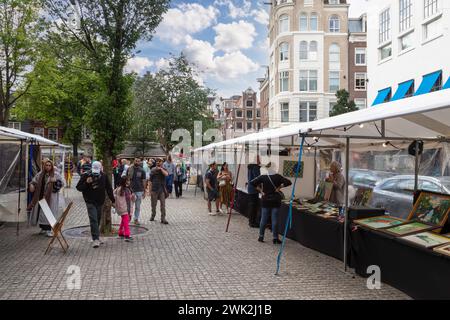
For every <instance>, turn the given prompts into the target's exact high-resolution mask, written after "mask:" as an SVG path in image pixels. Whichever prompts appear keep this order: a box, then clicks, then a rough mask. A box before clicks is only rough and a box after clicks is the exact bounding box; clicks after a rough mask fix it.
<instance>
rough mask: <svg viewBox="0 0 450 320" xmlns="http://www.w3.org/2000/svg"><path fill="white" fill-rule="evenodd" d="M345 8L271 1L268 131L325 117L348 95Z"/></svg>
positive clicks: (324, 2) (322, 0) (316, 1)
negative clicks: (342, 91)
mask: <svg viewBox="0 0 450 320" xmlns="http://www.w3.org/2000/svg"><path fill="white" fill-rule="evenodd" d="M348 7H349V5H348V4H347V3H346V1H344V0H335V1H333V0H274V1H272V7H271V13H270V24H269V38H270V62H269V63H270V65H269V75H270V78H269V97H270V98H269V127H271V128H274V127H279V126H283V125H288V124H292V123H295V122H307V121H314V120H317V119H321V118H325V117H328V116H329V111H330V107H332V106H333V105H334V104H335V102H336V96H335V94H336V91H338V90H339V89H347V90H348V80H347V77H348V74H347V73H348Z"/></svg>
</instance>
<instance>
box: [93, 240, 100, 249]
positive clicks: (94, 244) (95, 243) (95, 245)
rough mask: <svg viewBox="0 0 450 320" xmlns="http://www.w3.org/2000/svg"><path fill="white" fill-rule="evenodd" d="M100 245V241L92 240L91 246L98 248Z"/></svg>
mask: <svg viewBox="0 0 450 320" xmlns="http://www.w3.org/2000/svg"><path fill="white" fill-rule="evenodd" d="M98 247H100V242H99V241H98V240H94V241H93V243H92V248H98Z"/></svg>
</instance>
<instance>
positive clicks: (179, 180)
mask: <svg viewBox="0 0 450 320" xmlns="http://www.w3.org/2000/svg"><path fill="white" fill-rule="evenodd" d="M185 181H186V170H185V169H184V168H183V166H182V165H181V163H177V166H176V168H175V178H174V181H173V183H174V185H175V195H176V197H177V199H178V198H180V197H182V196H183V183H184V182H185Z"/></svg>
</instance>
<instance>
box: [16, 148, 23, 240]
mask: <svg viewBox="0 0 450 320" xmlns="http://www.w3.org/2000/svg"><path fill="white" fill-rule="evenodd" d="M22 160H23V140H20V156H19V200H18V202H17V229H16V235H17V236H19V220H20V212H21V211H22V204H21V203H20V202H21V201H22V188H21V184H22Z"/></svg>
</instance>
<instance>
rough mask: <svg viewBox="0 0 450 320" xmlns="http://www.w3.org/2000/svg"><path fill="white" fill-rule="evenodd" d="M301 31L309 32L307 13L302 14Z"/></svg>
mask: <svg viewBox="0 0 450 320" xmlns="http://www.w3.org/2000/svg"><path fill="white" fill-rule="evenodd" d="M300 31H308V15H307V14H306V13H301V14H300Z"/></svg>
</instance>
